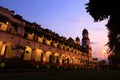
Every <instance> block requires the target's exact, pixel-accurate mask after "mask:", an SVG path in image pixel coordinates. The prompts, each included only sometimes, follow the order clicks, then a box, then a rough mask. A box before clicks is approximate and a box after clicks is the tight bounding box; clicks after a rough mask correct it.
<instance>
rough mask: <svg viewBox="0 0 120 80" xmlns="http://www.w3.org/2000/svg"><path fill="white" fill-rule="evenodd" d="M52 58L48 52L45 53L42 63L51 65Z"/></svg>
mask: <svg viewBox="0 0 120 80" xmlns="http://www.w3.org/2000/svg"><path fill="white" fill-rule="evenodd" d="M53 58H54V56H53V54H52V53H51V52H50V51H47V52H46V53H45V56H44V61H45V62H50V63H51V62H53Z"/></svg>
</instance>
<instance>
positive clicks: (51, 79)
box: [0, 70, 120, 80]
mask: <svg viewBox="0 0 120 80" xmlns="http://www.w3.org/2000/svg"><path fill="white" fill-rule="evenodd" d="M19 73H20V72H19ZM8 74H9V73H8ZM10 74H11V73H10ZM12 74H14V73H12ZM0 80H120V71H117V70H116V71H113V70H110V71H59V72H53V71H52V72H49V71H48V72H26V73H24V72H21V73H20V74H19V75H17V76H8V77H7V76H6V77H3V78H0Z"/></svg>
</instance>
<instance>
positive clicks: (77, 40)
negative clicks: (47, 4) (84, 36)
mask: <svg viewBox="0 0 120 80" xmlns="http://www.w3.org/2000/svg"><path fill="white" fill-rule="evenodd" d="M75 41H76V44H79V45H80V38H79V37H76V39H75Z"/></svg>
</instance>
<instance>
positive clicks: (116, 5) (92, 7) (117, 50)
mask: <svg viewBox="0 0 120 80" xmlns="http://www.w3.org/2000/svg"><path fill="white" fill-rule="evenodd" d="M86 6H87V7H86V10H87V12H88V13H89V14H90V15H91V16H92V17H93V18H94V21H95V22H98V21H102V20H104V19H108V23H107V25H106V26H107V29H108V32H109V33H108V38H109V41H108V43H107V45H108V47H109V52H112V53H114V54H117V55H120V20H119V19H120V2H119V0H115V1H113V0H89V2H88V3H87V4H86Z"/></svg>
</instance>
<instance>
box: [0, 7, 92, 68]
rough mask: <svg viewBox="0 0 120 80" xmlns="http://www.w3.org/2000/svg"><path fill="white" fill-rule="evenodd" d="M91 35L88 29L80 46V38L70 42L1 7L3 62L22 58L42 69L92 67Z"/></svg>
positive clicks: (0, 32) (0, 53)
mask: <svg viewBox="0 0 120 80" xmlns="http://www.w3.org/2000/svg"><path fill="white" fill-rule="evenodd" d="M88 34H89V33H88V31H87V29H84V30H83V33H82V35H83V38H82V45H80V38H79V37H77V38H76V40H73V39H72V38H71V37H70V38H69V39H66V38H65V37H63V36H59V34H57V33H55V32H52V31H51V30H49V29H43V28H42V27H41V25H38V24H37V23H35V22H33V23H31V22H29V21H27V20H25V19H23V18H22V16H20V15H18V14H14V11H11V10H8V9H7V8H3V7H0V62H5V63H6V64H7V63H8V62H9V61H10V60H11V59H13V58H18V59H20V60H21V61H22V62H26V63H29V64H32V65H37V66H39V67H40V66H47V67H75V68H78V67H80V68H86V67H88V66H89V67H90V65H91V64H92V56H91V55H92V49H91V46H90V39H89V36H88ZM16 63H17V62H16Z"/></svg>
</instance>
